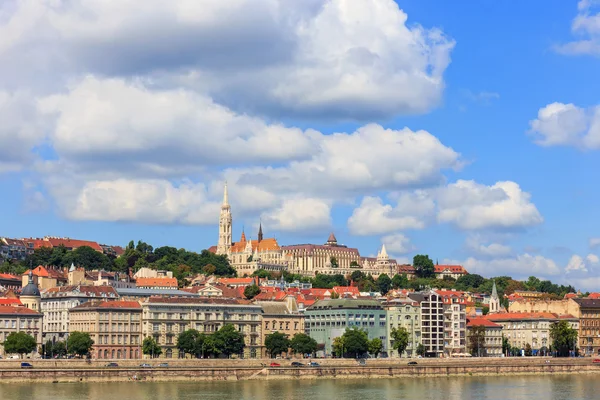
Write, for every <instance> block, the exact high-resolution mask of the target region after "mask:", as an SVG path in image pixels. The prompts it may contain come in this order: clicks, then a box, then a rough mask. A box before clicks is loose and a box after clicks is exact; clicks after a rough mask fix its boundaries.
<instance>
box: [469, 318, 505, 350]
mask: <svg viewBox="0 0 600 400" xmlns="http://www.w3.org/2000/svg"><path fill="white" fill-rule="evenodd" d="M476 326H482V327H484V328H485V334H484V339H483V343H477V344H476V345H475V346H474V345H473V341H474V337H473V335H472V333H473V328H474V327H476ZM472 350H475V351H474V352H473V351H472ZM467 352H469V353H474V354H473V355H476V356H478V357H501V356H502V325H500V324H496V323H494V322H492V321H490V320H488V319H485V318H480V317H473V318H468V319H467Z"/></svg>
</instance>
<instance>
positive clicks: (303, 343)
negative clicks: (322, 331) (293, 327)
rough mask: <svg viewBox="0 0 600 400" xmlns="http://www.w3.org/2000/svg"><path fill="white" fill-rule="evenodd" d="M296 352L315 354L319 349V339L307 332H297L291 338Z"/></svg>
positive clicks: (291, 346)
mask: <svg viewBox="0 0 600 400" xmlns="http://www.w3.org/2000/svg"><path fill="white" fill-rule="evenodd" d="M290 348H291V349H292V353H294V354H313V353H315V352H316V351H317V341H316V340H315V339H313V338H311V337H310V336H308V335H307V334H305V333H296V334H295V335H294V336H293V337H292V340H290Z"/></svg>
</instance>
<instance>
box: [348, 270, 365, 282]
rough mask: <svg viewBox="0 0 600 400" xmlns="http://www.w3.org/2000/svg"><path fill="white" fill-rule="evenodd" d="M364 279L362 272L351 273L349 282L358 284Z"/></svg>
mask: <svg viewBox="0 0 600 400" xmlns="http://www.w3.org/2000/svg"><path fill="white" fill-rule="evenodd" d="M364 278H365V274H364V273H363V272H362V271H352V273H351V274H350V280H352V281H353V282H359V281H361V280H363V279H364Z"/></svg>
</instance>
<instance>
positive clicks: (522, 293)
mask: <svg viewBox="0 0 600 400" xmlns="http://www.w3.org/2000/svg"><path fill="white" fill-rule="evenodd" d="M513 295H515V297H521V298H524V299H540V298H542V297H543V296H544V293H542V292H536V291H532V290H515V291H514V293H513Z"/></svg>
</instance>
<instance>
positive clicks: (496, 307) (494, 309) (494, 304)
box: [489, 281, 500, 314]
mask: <svg viewBox="0 0 600 400" xmlns="http://www.w3.org/2000/svg"><path fill="white" fill-rule="evenodd" d="M498 312H500V299H499V298H498V291H497V290H496V281H494V285H493V286H492V297H491V298H490V310H489V313H490V314H493V313H498Z"/></svg>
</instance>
